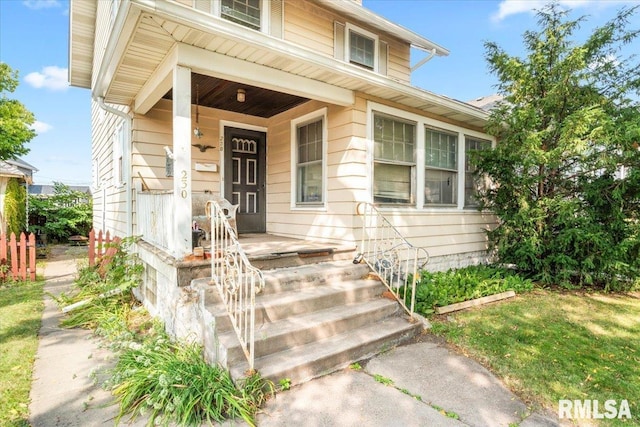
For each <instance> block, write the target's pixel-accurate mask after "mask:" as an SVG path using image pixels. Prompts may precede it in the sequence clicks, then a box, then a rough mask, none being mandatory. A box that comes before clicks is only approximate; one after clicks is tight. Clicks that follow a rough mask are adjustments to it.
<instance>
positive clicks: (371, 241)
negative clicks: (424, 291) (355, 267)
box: [353, 202, 429, 317]
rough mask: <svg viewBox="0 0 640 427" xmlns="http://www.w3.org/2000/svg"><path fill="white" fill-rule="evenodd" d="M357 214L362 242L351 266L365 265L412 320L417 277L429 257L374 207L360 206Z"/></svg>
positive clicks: (366, 204)
mask: <svg viewBox="0 0 640 427" xmlns="http://www.w3.org/2000/svg"><path fill="white" fill-rule="evenodd" d="M356 211H357V214H358V215H359V216H360V217H362V240H361V243H360V246H359V247H358V254H357V255H356V258H355V259H354V260H353V262H354V263H359V262H365V263H367V264H368V265H369V267H370V268H371V269H372V270H373V271H375V272H376V273H377V275H378V276H379V277H380V279H381V280H382V282H383V283H384V284H385V285H386V286H387V288H388V289H389V291H391V292H392V293H393V295H394V297H395V298H396V299H397V301H398V302H399V303H400V305H401V306H402V307H403V308H404V310H405V311H406V312H407V313H408V314H409V315H410V316H412V317H413V313H414V308H415V300H416V282H417V280H418V273H419V270H420V269H422V268H424V266H425V265H426V264H427V262H429V253H428V252H427V251H426V249H424V248H419V247H415V246H413V245H412V244H411V243H409V242H408V241H407V239H405V238H404V237H403V236H402V235H401V234H400V232H399V231H398V230H397V229H396V228H395V227H394V226H393V225H392V224H391V222H389V220H388V219H387V218H385V217H384V216H383V215H382V214H381V213H380V211H379V210H378V209H377V208H376V207H375V206H374V205H373V204H371V203H364V202H363V203H359V204H358V206H357V208H356Z"/></svg>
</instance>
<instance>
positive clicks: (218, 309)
mask: <svg viewBox="0 0 640 427" xmlns="http://www.w3.org/2000/svg"><path fill="white" fill-rule="evenodd" d="M384 289H385V287H384V285H383V284H382V283H380V282H379V281H377V280H355V281H350V282H337V283H333V284H332V285H331V286H318V287H314V288H304V289H300V290H297V291H290V292H281V293H278V294H269V295H259V296H258V297H257V298H256V311H255V319H256V328H259V327H260V325H262V324H264V323H268V322H276V321H278V320H282V319H287V318H289V317H291V316H297V315H301V314H305V313H311V312H314V311H320V310H324V309H327V308H331V307H336V306H342V305H345V304H352V303H356V302H361V301H367V300H369V299H371V298H375V297H377V296H379V295H381V294H382V292H383V291H384ZM207 310H209V312H210V313H211V314H213V315H214V317H215V319H216V325H217V327H218V332H225V331H227V330H230V329H231V323H230V320H229V316H228V315H227V312H226V309H225V307H224V305H223V304H222V303H218V304H214V305H208V306H207Z"/></svg>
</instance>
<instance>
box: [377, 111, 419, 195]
mask: <svg viewBox="0 0 640 427" xmlns="http://www.w3.org/2000/svg"><path fill="white" fill-rule="evenodd" d="M415 143H416V124H415V123H412V122H409V121H405V120H402V119H399V118H396V117H392V116H388V115H384V114H381V113H374V116H373V146H374V148H373V157H374V165H373V200H374V202H378V203H402V204H410V203H414V188H413V182H414V181H415V166H416V161H415Z"/></svg>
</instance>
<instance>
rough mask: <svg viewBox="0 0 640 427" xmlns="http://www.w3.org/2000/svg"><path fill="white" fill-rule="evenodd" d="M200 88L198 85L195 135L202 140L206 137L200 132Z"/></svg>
mask: <svg viewBox="0 0 640 427" xmlns="http://www.w3.org/2000/svg"><path fill="white" fill-rule="evenodd" d="M199 90H200V86H199V85H196V128H195V129H194V130H193V134H194V135H195V136H196V138H198V139H200V138H202V137H203V136H204V133H202V131H201V130H200V124H199V121H200V112H199V111H198V104H199V102H200V92H199Z"/></svg>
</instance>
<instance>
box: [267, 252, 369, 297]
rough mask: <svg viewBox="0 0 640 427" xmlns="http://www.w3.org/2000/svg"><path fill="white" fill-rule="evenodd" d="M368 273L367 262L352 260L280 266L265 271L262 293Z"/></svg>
mask: <svg viewBox="0 0 640 427" xmlns="http://www.w3.org/2000/svg"><path fill="white" fill-rule="evenodd" d="M368 273H369V267H368V266H367V265H366V264H354V263H353V262H352V261H351V260H348V261H334V262H323V263H318V264H309V265H304V266H299V267H290V268H278V269H274V270H269V271H265V272H264V280H265V288H264V290H263V291H262V294H263V295H268V294H274V293H279V292H286V291H295V290H298V289H302V288H309V287H316V286H321V285H325V284H328V283H334V282H339V281H345V280H358V279H362V278H363V277H365V276H366V275H367V274H368Z"/></svg>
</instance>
